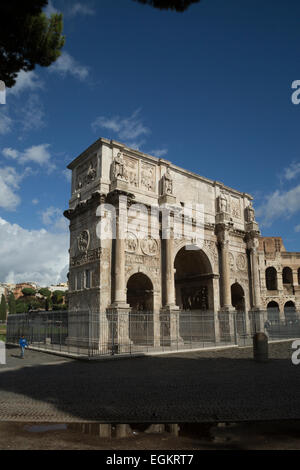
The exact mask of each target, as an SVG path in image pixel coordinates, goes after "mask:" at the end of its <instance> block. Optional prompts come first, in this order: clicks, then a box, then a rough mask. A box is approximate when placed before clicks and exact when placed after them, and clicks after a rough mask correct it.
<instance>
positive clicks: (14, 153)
mask: <svg viewBox="0 0 300 470" xmlns="http://www.w3.org/2000/svg"><path fill="white" fill-rule="evenodd" d="M49 147H50V144H41V145H33V146H32V147H29V148H28V149H26V150H25V151H24V152H19V151H18V150H15V149H12V148H4V149H3V151H2V153H3V155H4V156H5V157H6V158H12V159H14V160H17V161H18V163H22V164H24V163H27V162H34V163H36V164H38V165H40V166H45V167H47V168H48V169H50V170H52V169H54V168H55V165H54V164H53V163H52V162H51V154H50V152H49V150H48V149H49Z"/></svg>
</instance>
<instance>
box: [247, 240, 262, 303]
mask: <svg viewBox="0 0 300 470" xmlns="http://www.w3.org/2000/svg"><path fill="white" fill-rule="evenodd" d="M257 243H258V240H257V239H254V240H253V243H252V246H251V248H250V260H251V273H252V287H253V308H254V309H255V310H261V295H260V282H259V267H258V256H257Z"/></svg>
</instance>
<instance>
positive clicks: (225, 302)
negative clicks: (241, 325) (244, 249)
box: [219, 234, 232, 310]
mask: <svg viewBox="0 0 300 470" xmlns="http://www.w3.org/2000/svg"><path fill="white" fill-rule="evenodd" d="M224 235H225V234H224ZM219 243H220V248H221V289H222V302H221V305H222V308H223V309H224V310H229V309H232V305H231V287H230V263H229V251H228V244H229V242H228V240H227V239H226V238H225V237H224V239H223V240H221V241H220V242H219Z"/></svg>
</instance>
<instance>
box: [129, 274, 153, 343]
mask: <svg viewBox="0 0 300 470" xmlns="http://www.w3.org/2000/svg"><path fill="white" fill-rule="evenodd" d="M127 303H128V304H129V305H130V309H131V310H130V313H129V338H130V340H131V341H132V342H133V344H138V345H143V346H153V343H154V330H153V284H152V281H151V280H150V278H149V277H148V276H146V274H144V273H142V272H139V273H135V274H133V275H132V276H130V278H129V279H128V282H127Z"/></svg>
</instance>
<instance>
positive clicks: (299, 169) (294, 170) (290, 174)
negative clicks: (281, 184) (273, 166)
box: [283, 162, 300, 181]
mask: <svg viewBox="0 0 300 470" xmlns="http://www.w3.org/2000/svg"><path fill="white" fill-rule="evenodd" d="M299 175H300V162H292V163H291V164H290V166H289V167H287V168H285V169H284V170H283V178H284V179H286V180H288V181H290V180H292V179H294V178H296V177H297V176H299Z"/></svg>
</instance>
